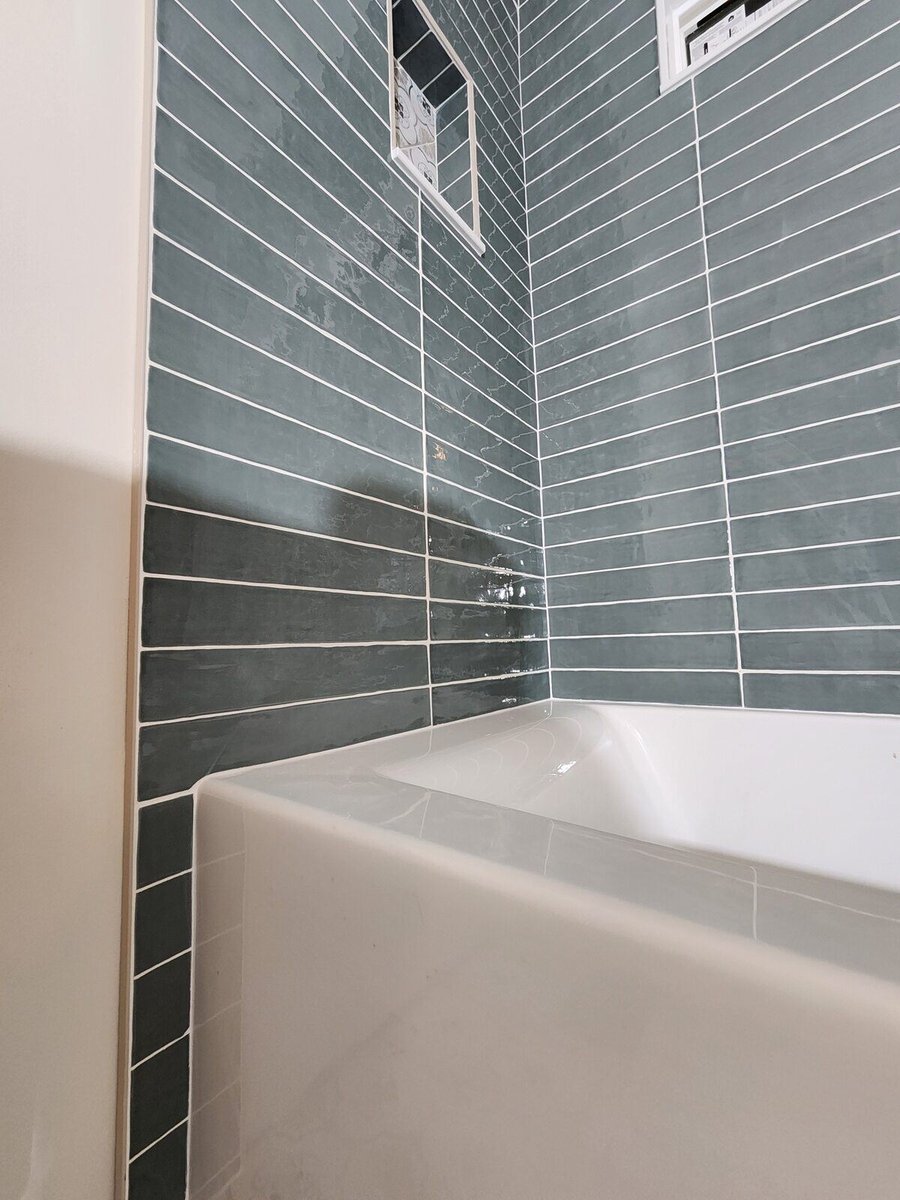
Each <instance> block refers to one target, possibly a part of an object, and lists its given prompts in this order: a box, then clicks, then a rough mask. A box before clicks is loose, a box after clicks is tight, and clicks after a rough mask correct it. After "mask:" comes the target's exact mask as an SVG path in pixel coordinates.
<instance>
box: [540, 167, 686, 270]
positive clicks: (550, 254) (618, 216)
mask: <svg viewBox="0 0 900 1200" xmlns="http://www.w3.org/2000/svg"><path fill="white" fill-rule="evenodd" d="M694 179H695V175H694V172H693V171H691V173H690V174H689V175H686V176H685V177H684V178H683V179H678V180H676V181H675V183H672V184H669V186H668V187H666V188H663V190H662V191H661V192H656V193H655V194H654V195H653V196H649V197H648V198H647V199H646V200H641V201H640V202H639V203H638V204H635V205H633V206H632V207H631V208H625V209H622V210H621V211H619V212H616V213H615V215H614V216H612V217H610V218H609V219H608V220H606V221H601V222H600V224H599V225H593V226H592V227H591V228H590V229H586V230H585V231H584V233H579V235H578V237H575V238H572V239H571V241H568V242H563V244H562V245H560V246H554V247H553V249H552V250H548V251H547V253H546V254H539V255H537V256H536V257H535V258H534V259H532V264H533V265H534V264H537V263H541V262H546V260H547V259H548V258H555V257H557V255H560V254H562V252H563V251H564V250H568V249H570V248H571V247H572V246H574V245H576V244H577V243H578V242H583V241H584V239H585V238H588V237H592V236H593V235H594V234H595V233H599V232H600V230H601V229H606V228H607V227H608V226H610V225H618V224H619V223H620V222H621V220H622V218H623V217H627V216H630V215H631V214H632V213H636V212H639V211H640V210H641V209H642V208H647V207H648V205H650V204H653V203H655V202H656V201H657V200H661V199H662V198H663V196H668V195H670V194H671V193H672V192H677V191H678V189H679V188H683V187H684V186H685V184H691V183H693V182H694ZM626 182H627V181H626ZM621 186H622V185H618V187H617V188H615V189H613V190H619V188H620V187H621ZM697 207H698V206H697V204H696V203H694V202H693V197H692V203H691V206H690V207H689V208H686V209H685V210H684V212H680V213H678V214H677V215H676V216H674V217H671V218H670V219H669V220H668V221H664V222H663V223H662V224H661V225H656V226H653V228H652V229H648V230H644V231H643V232H642V233H640V234H639V235H638V237H646V236H647V234H648V233H650V232H654V231H655V230H657V229H664V228H665V226H666V225H672V224H674V222H675V221H677V220H680V219H681V218H682V217H685V216H687V215H688V214H689V213H691V212H694V211H695V210H696V209H697ZM541 235H542V231H538V232H537V233H535V234H534V235H533V236H534V237H535V238H539V237H541ZM637 240H638V238H637V237H635V238H631V239H629V241H632V242H636V241H637ZM629 241H626V242H618V243H617V244H616V245H615V246H613V247H611V248H610V249H609V250H606V251H604V253H603V254H599V255H597V257H596V258H594V259H589V260H588V263H584V262H580V263H579V264H578V266H577V267H573V268H571V270H569V271H564V272H563V274H562V275H557V276H555V277H554V279H553V281H552V282H553V283H558V282H559V280H560V279H564V278H565V276H566V275H570V274H571V273H572V271H578V270H584V268H585V266H586V265H590V264H591V263H594V262H596V261H597V259H600V258H605V257H606V255H607V254H611V253H613V251H615V250H621V249H622V248H623V246H627V245H628V244H629ZM547 286H549V285H548V284H546V283H544V284H540V285H539V286H538V287H537V289H536V290H537V291H540V290H541V288H542V287H547Z"/></svg>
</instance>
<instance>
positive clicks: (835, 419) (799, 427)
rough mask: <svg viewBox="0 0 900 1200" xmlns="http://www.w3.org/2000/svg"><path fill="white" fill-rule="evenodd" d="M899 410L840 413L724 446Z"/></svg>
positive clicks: (888, 407) (889, 407) (881, 408)
mask: <svg viewBox="0 0 900 1200" xmlns="http://www.w3.org/2000/svg"><path fill="white" fill-rule="evenodd" d="M898 408H900V401H897V402H895V403H894V404H882V405H880V406H879V407H878V408H866V409H862V410H861V411H859V412H850V413H842V414H840V415H839V416H837V417H824V418H823V419H822V420H821V421H808V422H806V424H804V425H788V426H785V427H784V428H783V429H775V430H771V431H770V432H768V433H756V434H753V435H752V436H751V437H744V438H734V439H733V440H732V441H730V442H726V443H725V445H726V446H746V445H747V444H748V443H749V442H762V441H766V440H767V439H769V438H780V437H785V436H786V435H788V434H791V433H801V432H804V431H805V430H807V429H822V428H823V427H824V426H826V425H843V424H844V423H845V422H848V421H856V420H858V419H859V418H860V417H872V416H876V415H878V414H879V413H887V412H894V411H895V410H896V409H898Z"/></svg>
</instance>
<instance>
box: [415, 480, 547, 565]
mask: <svg viewBox="0 0 900 1200" xmlns="http://www.w3.org/2000/svg"><path fill="white" fill-rule="evenodd" d="M438 482H439V483H446V482H447V481H446V480H444V479H440V480H438ZM428 520H429V522H431V521H441V522H443V524H445V525H455V526H456V527H457V528H459V529H471V530H472V531H473V532H474V533H479V534H481V536H482V537H484V536H485V534H487V535H488V536H489V537H491V538H493V539H497V538H500V539H502V540H503V541H504V542H512V543H513V544H514V545H515V546H526V547H527V548H528V549H529V550H542V549H543V547H542V546H539V545H537V544H536V543H535V542H526V541H525V539H524V538H520V537H515V536H514V535H513V534H511V533H497V532H496V531H495V530H490V529H489V530H485V529H484V528H483V527H482V526H480V525H470V524H469V523H468V522H467V521H459V520H455V519H454V518H453V517H444V516H441V514H440V513H429V515H428Z"/></svg>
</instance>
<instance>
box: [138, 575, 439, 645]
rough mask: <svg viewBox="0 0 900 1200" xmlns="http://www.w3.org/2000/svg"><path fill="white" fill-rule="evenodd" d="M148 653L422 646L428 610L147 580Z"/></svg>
mask: <svg viewBox="0 0 900 1200" xmlns="http://www.w3.org/2000/svg"><path fill="white" fill-rule="evenodd" d="M142 629H143V642H144V645H145V646H148V647H154V646H160V647H162V646H166V647H168V646H210V645H228V646H252V645H265V644H269V643H282V642H292V643H302V642H375V641H386V642H391V641H420V640H421V639H422V638H424V637H425V604H424V602H423V601H422V600H409V599H404V598H400V597H395V596H378V597H375V596H369V595H353V594H348V593H337V592H315V591H305V590H302V589H298V588H270V587H249V586H245V585H243V584H221V583H205V582H198V581H195V580H182V579H147V580H146V581H145V585H144V607H143V613H142Z"/></svg>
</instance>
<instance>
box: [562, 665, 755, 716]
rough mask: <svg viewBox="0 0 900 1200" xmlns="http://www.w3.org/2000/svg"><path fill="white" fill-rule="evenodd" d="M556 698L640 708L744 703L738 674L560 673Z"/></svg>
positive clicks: (671, 672) (722, 672)
mask: <svg viewBox="0 0 900 1200" xmlns="http://www.w3.org/2000/svg"><path fill="white" fill-rule="evenodd" d="M553 695H554V697H557V698H559V699H561V700H615V701H620V702H626V703H637V704H697V705H704V706H722V705H724V706H727V707H734V706H736V705H739V704H740V702H741V691H740V684H739V682H738V676H737V673H736V672H735V673H729V672H726V671H681V670H678V671H557V672H555V673H554V675H553Z"/></svg>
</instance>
